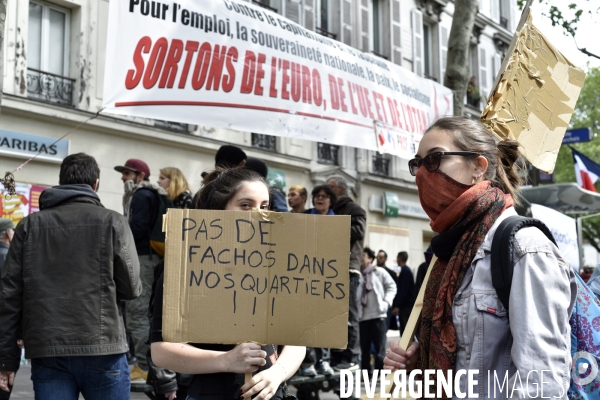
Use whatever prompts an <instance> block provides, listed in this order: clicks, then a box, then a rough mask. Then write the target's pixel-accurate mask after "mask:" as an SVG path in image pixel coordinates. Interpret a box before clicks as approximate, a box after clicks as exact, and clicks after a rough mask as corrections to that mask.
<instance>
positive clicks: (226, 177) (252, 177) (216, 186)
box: [194, 168, 268, 210]
mask: <svg viewBox="0 0 600 400" xmlns="http://www.w3.org/2000/svg"><path fill="white" fill-rule="evenodd" d="M244 182H262V183H263V184H264V185H265V186H266V187H268V186H267V183H266V182H265V180H264V179H263V177H262V176H260V175H259V174H258V173H256V172H254V171H252V170H249V169H244V168H229V169H226V168H217V169H215V170H214V171H212V172H210V173H208V174H207V175H206V176H204V181H203V182H202V188H201V189H200V191H199V192H198V193H197V194H196V196H195V198H194V208H197V209H201V210H224V209H225V207H226V206H227V203H229V200H231V198H232V197H233V196H235V194H236V193H237V192H238V190H240V187H241V186H242V184H243V183H244Z"/></svg>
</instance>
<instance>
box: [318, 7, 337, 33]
mask: <svg viewBox="0 0 600 400" xmlns="http://www.w3.org/2000/svg"><path fill="white" fill-rule="evenodd" d="M320 11H321V13H320V17H319V21H318V22H319V25H320V26H318V27H317V28H316V31H317V33H320V34H321V35H323V36H326V37H328V38H330V39H333V40H336V39H337V35H336V34H335V33H333V32H331V31H332V30H333V28H332V24H331V23H330V21H329V15H330V14H331V4H329V0H321V3H320Z"/></svg>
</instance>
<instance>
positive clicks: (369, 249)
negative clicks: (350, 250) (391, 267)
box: [363, 247, 375, 260]
mask: <svg viewBox="0 0 600 400" xmlns="http://www.w3.org/2000/svg"><path fill="white" fill-rule="evenodd" d="M363 253H367V256H369V258H370V259H372V260H374V259H375V252H374V251H373V250H371V248H370V247H365V248H364V249H363Z"/></svg>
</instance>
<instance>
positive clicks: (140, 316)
mask: <svg viewBox="0 0 600 400" xmlns="http://www.w3.org/2000/svg"><path fill="white" fill-rule="evenodd" d="M138 259H139V260H140V279H141V280H142V293H141V294H140V295H139V297H138V298H136V299H133V300H130V301H128V302H127V329H129V330H130V331H131V336H132V337H133V344H134V346H135V357H136V358H137V363H138V365H139V366H140V367H141V368H142V369H145V370H147V369H148V360H146V353H147V352H148V345H147V344H146V342H147V341H148V332H150V319H149V318H148V305H149V303H150V295H152V282H153V281H154V266H155V265H156V264H158V262H159V261H160V258H159V257H158V256H157V255H156V254H153V255H148V256H138Z"/></svg>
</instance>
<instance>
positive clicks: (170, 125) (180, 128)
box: [154, 119, 189, 133]
mask: <svg viewBox="0 0 600 400" xmlns="http://www.w3.org/2000/svg"><path fill="white" fill-rule="evenodd" d="M154 126H156V127H157V128H162V129H167V130H169V131H174V132H182V133H189V127H188V124H182V123H181V122H173V121H163V120H162V119H155V120H154Z"/></svg>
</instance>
